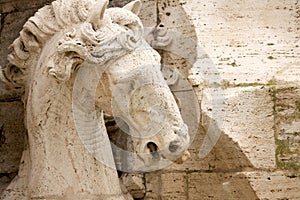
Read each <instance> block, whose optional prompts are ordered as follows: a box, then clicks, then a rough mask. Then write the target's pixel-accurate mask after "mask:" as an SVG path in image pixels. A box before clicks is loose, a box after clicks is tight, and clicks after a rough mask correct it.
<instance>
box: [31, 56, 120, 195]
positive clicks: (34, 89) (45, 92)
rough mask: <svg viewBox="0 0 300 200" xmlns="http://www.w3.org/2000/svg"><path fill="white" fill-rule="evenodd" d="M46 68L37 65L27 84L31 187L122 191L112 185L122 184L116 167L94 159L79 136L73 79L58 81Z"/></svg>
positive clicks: (59, 189) (108, 191)
mask: <svg viewBox="0 0 300 200" xmlns="http://www.w3.org/2000/svg"><path fill="white" fill-rule="evenodd" d="M40 63H42V62H40ZM45 68H46V67H43V66H38V67H37V68H36V72H35V76H34V78H33V79H32V81H31V84H30V87H29V88H28V89H29V93H28V99H27V107H26V113H27V129H28V137H29V144H30V147H29V148H30V156H31V158H30V160H31V162H32V165H31V166H32V168H31V172H33V173H34V175H32V176H30V181H29V185H31V186H29V188H32V192H33V193H35V190H37V189H36V188H35V185H38V186H39V187H42V189H41V190H43V189H45V190H43V191H46V192H45V194H44V195H50V194H51V193H48V192H49V191H48V190H47V187H48V185H49V182H55V184H56V185H58V186H59V185H60V186H63V187H60V188H57V190H56V191H57V192H58V193H60V192H63V191H65V190H66V188H68V187H71V188H72V190H73V191H74V193H81V191H85V190H86V188H89V190H94V191H97V192H96V193H98V194H107V195H120V194H121V191H120V188H118V187H114V188H112V187H110V186H111V185H118V184H119V182H118V177H117V173H116V171H115V170H113V169H110V168H108V167H106V166H104V165H102V163H101V162H95V160H94V158H93V156H92V155H91V154H90V153H89V152H88V151H87V150H86V149H85V147H84V146H83V144H82V142H81V140H80V138H79V136H78V133H77V131H76V127H75V124H74V118H73V113H72V92H73V88H72V86H73V80H69V81H66V82H59V81H57V80H56V79H55V78H54V77H51V76H49V75H48V74H47V71H46V69H45ZM66 174H68V175H66ZM59 177H64V179H61V178H59ZM104 182H105V183H106V182H111V183H112V184H106V185H105V184H104V185H103V184H102V183H104ZM51 195H52V194H51ZM83 198H85V197H83Z"/></svg>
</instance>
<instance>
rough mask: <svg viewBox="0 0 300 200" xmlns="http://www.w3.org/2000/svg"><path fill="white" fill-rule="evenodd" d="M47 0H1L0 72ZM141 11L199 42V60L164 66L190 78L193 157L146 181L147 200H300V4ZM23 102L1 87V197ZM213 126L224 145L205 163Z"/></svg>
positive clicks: (186, 3) (170, 6) (149, 6)
mask: <svg viewBox="0 0 300 200" xmlns="http://www.w3.org/2000/svg"><path fill="white" fill-rule="evenodd" d="M129 1H130V0H127V1H115V0H112V1H110V3H111V5H114V6H122V5H124V4H125V3H127V2H129ZM50 2H51V0H34V1H33V0H30V1H29V0H0V12H1V15H0V17H1V26H0V58H1V59H0V65H5V64H6V62H7V61H6V56H7V53H8V50H7V48H8V46H9V44H11V42H12V41H13V40H14V39H15V38H16V37H17V35H18V32H19V31H20V30H21V27H22V25H23V24H24V23H25V21H26V20H27V19H28V17H30V16H31V15H32V14H33V13H34V12H35V11H36V10H37V9H38V8H40V7H42V6H43V5H45V4H47V3H50ZM143 3H144V6H143V8H142V12H141V18H142V19H143V22H144V24H145V26H155V25H160V24H163V26H164V27H166V28H167V29H169V30H173V31H178V32H180V33H181V34H183V35H185V36H186V37H188V38H190V39H191V40H192V41H195V43H196V44H197V47H195V46H193V45H191V46H190V49H192V51H191V52H190V54H192V55H191V57H193V56H194V54H193V51H194V53H195V52H196V53H195V55H196V56H197V59H195V60H193V59H192V60H193V61H194V62H190V60H187V59H183V58H180V56H178V55H175V54H172V52H166V51H163V50H160V53H161V55H162V58H163V59H162V62H163V63H164V64H166V65H172V66H175V67H176V68H178V69H179V70H180V71H181V72H182V73H189V74H190V76H189V78H190V81H191V82H192V83H193V85H194V89H195V91H196V93H197V95H198V99H199V100H201V123H200V126H199V128H198V132H197V135H196V136H195V138H194V140H193V143H192V144H191V146H190V149H189V150H190V153H191V159H190V160H188V161H187V162H185V163H184V164H182V165H178V164H173V165H172V166H169V167H168V168H166V169H164V170H160V171H157V172H153V173H145V174H142V175H141V176H142V178H140V179H141V181H142V183H143V187H144V189H145V191H146V193H145V194H144V195H145V197H144V199H153V200H156V199H178V200H182V199H187V200H198V199H299V198H300V135H299V133H300V101H299V99H300V47H299V46H300V28H299V27H300V3H299V1H298V0H285V1H280V0H267V1H259V0H254V1H246V0H237V1H228V0H219V1H213V0H208V1H204V0H193V1H192V0H177V1H170V0H149V1H146V0H143ZM199 47H200V48H199ZM182 66H185V68H189V67H190V68H191V70H190V71H189V72H187V71H184V70H182ZM21 95H22V94H21V92H20V91H19V90H11V89H9V88H7V86H4V85H3V84H2V83H0V130H1V132H0V139H1V140H0V192H1V190H2V189H3V188H4V187H5V186H6V185H7V184H8V183H9V182H10V181H11V180H12V178H13V177H14V176H15V175H16V173H17V171H18V165H19V162H20V158H21V155H22V149H23V146H24V141H25V139H26V134H25V128H24V123H23V121H24V118H23V104H22V103H21ZM213 120H216V125H215V127H214V128H215V129H216V130H218V131H220V133H221V134H220V138H219V140H218V142H217V143H216V145H215V146H214V148H213V150H212V151H211V152H210V153H209V154H208V155H207V156H206V157H205V158H204V159H201V158H200V157H199V150H200V148H201V144H202V142H203V140H204V138H205V135H206V132H207V130H208V129H209V127H210V126H211V125H212V123H211V122H212V121H213ZM133 190H134V187H133ZM139 198H141V195H140V194H139Z"/></svg>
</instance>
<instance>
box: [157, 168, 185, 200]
mask: <svg viewBox="0 0 300 200" xmlns="http://www.w3.org/2000/svg"><path fill="white" fill-rule="evenodd" d="M186 178H187V175H186V173H185V172H183V173H172V172H171V173H164V174H162V175H161V199H173V200H175V199H177V200H184V199H187V188H186V187H187V184H186V183H187V179H186Z"/></svg>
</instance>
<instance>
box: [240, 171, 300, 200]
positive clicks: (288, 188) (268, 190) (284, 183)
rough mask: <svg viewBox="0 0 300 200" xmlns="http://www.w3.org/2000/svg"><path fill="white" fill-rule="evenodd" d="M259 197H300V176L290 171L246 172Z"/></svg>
mask: <svg viewBox="0 0 300 200" xmlns="http://www.w3.org/2000/svg"><path fill="white" fill-rule="evenodd" d="M244 174H245V175H246V176H247V179H248V180H249V181H250V184H251V187H252V188H253V189H254V191H255V193H256V195H257V196H258V198H259V199H289V200H296V199H299V198H300V178H299V177H296V176H289V175H287V174H288V173H286V172H282V171H277V172H246V173H244Z"/></svg>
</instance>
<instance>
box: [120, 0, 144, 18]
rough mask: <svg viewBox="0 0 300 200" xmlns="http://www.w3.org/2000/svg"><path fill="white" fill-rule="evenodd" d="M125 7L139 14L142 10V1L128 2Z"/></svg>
mask: <svg viewBox="0 0 300 200" xmlns="http://www.w3.org/2000/svg"><path fill="white" fill-rule="evenodd" d="M123 8H125V9H127V10H130V11H131V12H133V13H134V14H136V15H138V14H139V13H140V11H141V8H142V3H141V1H140V0H135V1H132V2H130V3H128V4H126V5H125V6H124V7H123Z"/></svg>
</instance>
